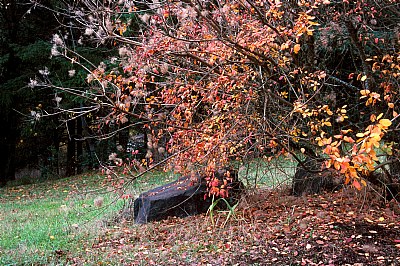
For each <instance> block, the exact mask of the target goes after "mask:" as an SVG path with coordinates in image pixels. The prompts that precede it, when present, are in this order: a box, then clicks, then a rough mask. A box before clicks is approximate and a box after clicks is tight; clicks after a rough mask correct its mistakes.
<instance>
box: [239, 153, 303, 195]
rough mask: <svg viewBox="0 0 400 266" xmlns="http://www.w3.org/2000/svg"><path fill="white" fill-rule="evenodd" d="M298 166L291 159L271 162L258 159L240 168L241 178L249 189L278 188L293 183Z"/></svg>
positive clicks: (278, 159) (279, 159)
mask: <svg viewBox="0 0 400 266" xmlns="http://www.w3.org/2000/svg"><path fill="white" fill-rule="evenodd" d="M296 165H297V162H296V161H295V160H294V159H292V158H289V157H284V158H277V159H274V160H272V161H270V162H268V161H266V160H263V159H257V160H254V161H253V162H251V163H249V164H248V165H246V166H242V167H240V170H239V177H240V179H241V180H242V181H243V182H244V184H245V185H246V186H247V187H249V188H251V187H257V188H259V187H268V188H277V187H280V186H282V185H286V184H289V183H290V182H291V179H292V178H293V176H294V173H295V172H296Z"/></svg>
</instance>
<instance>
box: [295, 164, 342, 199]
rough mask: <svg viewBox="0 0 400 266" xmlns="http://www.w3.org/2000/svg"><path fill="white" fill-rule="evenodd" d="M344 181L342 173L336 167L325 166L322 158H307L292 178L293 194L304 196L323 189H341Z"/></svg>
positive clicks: (298, 166)
mask: <svg viewBox="0 0 400 266" xmlns="http://www.w3.org/2000/svg"><path fill="white" fill-rule="evenodd" d="M343 183H344V179H343V177H342V175H341V174H340V173H339V172H338V171H336V170H334V169H326V168H324V167H323V160H322V159H312V158H307V159H306V160H305V161H304V162H303V164H302V165H301V164H298V165H297V168H296V173H295V175H294V177H293V180H292V194H293V195H295V196H302V195H306V194H318V193H321V192H322V191H334V190H337V189H340V188H341V187H342V185H343Z"/></svg>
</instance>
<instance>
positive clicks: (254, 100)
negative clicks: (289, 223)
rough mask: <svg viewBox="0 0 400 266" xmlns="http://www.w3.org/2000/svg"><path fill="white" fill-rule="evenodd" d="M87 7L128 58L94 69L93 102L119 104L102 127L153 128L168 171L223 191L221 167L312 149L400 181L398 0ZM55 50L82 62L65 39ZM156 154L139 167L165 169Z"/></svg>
mask: <svg viewBox="0 0 400 266" xmlns="http://www.w3.org/2000/svg"><path fill="white" fill-rule="evenodd" d="M82 5H86V9H78V8H77V9H73V8H71V10H72V13H73V16H74V18H75V19H76V21H78V22H79V23H80V24H79V25H80V26H81V27H82V28H84V29H85V34H86V36H87V37H88V38H90V39H91V40H93V41H97V42H98V43H99V45H101V44H102V43H108V44H112V45H115V46H116V47H118V49H119V55H118V56H116V57H113V58H110V59H107V60H106V61H104V62H103V63H101V64H100V65H99V66H98V67H96V68H87V70H88V71H89V74H88V76H87V81H88V82H89V83H90V84H91V88H90V91H88V93H87V94H85V97H88V98H90V101H91V102H92V103H96V104H99V105H101V106H102V107H105V108H108V110H109V113H108V115H107V116H104V117H103V118H102V119H100V120H99V122H102V123H105V124H108V123H117V124H121V125H124V124H125V125H132V124H136V123H138V124H140V125H144V126H145V127H146V128H148V130H149V131H150V132H151V133H152V134H151V141H149V147H150V148H152V150H153V151H155V152H156V151H159V152H164V149H165V150H166V152H168V154H169V156H170V158H171V159H170V160H167V165H166V169H173V170H175V171H179V172H188V171H189V172H190V171H195V170H196V169H202V171H203V172H205V173H207V175H208V176H209V179H208V180H209V183H210V184H212V186H211V188H210V193H211V194H215V195H221V196H225V195H226V189H225V188H224V187H223V184H222V183H221V182H219V181H215V180H213V178H212V173H213V172H214V171H215V170H216V169H218V168H219V167H222V166H226V165H230V164H232V163H234V162H235V161H241V162H244V163H248V162H251V161H252V160H253V159H255V158H262V159H263V160H265V161H271V160H273V158H275V157H279V156H292V157H293V158H295V159H296V160H298V161H299V163H300V164H302V159H301V157H300V155H301V154H305V155H306V156H309V157H319V158H320V159H323V160H324V167H327V168H334V169H336V170H337V171H338V172H340V173H341V174H343V176H344V177H345V183H346V184H352V185H353V186H354V187H356V188H358V189H361V187H362V186H363V185H366V182H367V181H368V180H371V173H372V172H374V171H376V170H377V169H383V171H384V173H385V174H386V179H385V180H386V181H387V182H391V183H398V182H399V178H398V176H396V175H397V171H396V170H394V169H397V168H398V166H399V155H398V154H399V146H398V143H397V136H398V130H399V129H398V125H399V123H398V117H399V114H398V112H399V107H398V106H399V97H398V95H399V70H400V62H399V60H400V51H399V28H398V24H399V16H398V15H399V13H400V11H399V10H400V7H399V3H397V1H391V0H385V1H379V2H377V1H369V0H358V1H351V2H349V1H328V0H316V1H297V2H294V1H278V0H276V1H247V0H228V1H219V0H216V1H196V0H185V1H161V2H158V1H153V2H150V1H118V2H110V3H107V4H106V3H103V2H96V1H82ZM82 10H84V11H82ZM54 51H56V52H57V53H59V54H60V55H63V56H64V57H66V58H68V59H70V60H71V62H73V63H76V60H75V58H76V57H75V55H74V53H73V51H71V49H70V47H68V46H67V45H66V44H65V43H63V42H59V43H58V42H55V43H54ZM161 140H163V141H165V142H166V143H165V145H160V144H159V143H160V141H161ZM152 155H154V154H152V153H149V154H148V160H146V161H143V162H135V165H137V163H139V164H140V163H142V164H143V163H145V164H146V165H147V166H151V165H152V164H154V162H153V161H152V158H151V157H152ZM172 158H173V159H172ZM114 159H115V158H114ZM115 162H116V163H117V164H118V163H120V161H118V160H116V159H115ZM387 165H390V167H389V170H387V168H386V166H387ZM396 167H397V168H396Z"/></svg>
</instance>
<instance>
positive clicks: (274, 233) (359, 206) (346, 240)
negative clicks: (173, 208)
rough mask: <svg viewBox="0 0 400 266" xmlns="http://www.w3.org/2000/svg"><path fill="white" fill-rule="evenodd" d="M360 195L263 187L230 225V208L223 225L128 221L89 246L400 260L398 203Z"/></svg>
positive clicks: (221, 261)
mask: <svg viewBox="0 0 400 266" xmlns="http://www.w3.org/2000/svg"><path fill="white" fill-rule="evenodd" d="M355 193H356V192H354V191H341V192H336V193H326V194H322V195H311V196H304V197H299V198H296V197H292V196H287V195H288V193H287V191H284V190H281V191H259V192H258V193H257V194H254V195H251V196H250V195H249V196H247V197H246V198H245V199H243V200H242V202H241V204H240V206H239V208H238V209H237V210H236V213H235V215H234V216H233V217H232V218H230V220H229V222H228V223H227V225H226V226H225V227H224V228H222V226H221V225H222V224H223V223H224V222H225V219H226V213H218V214H216V215H215V216H214V221H215V225H213V223H212V222H211V221H210V217H209V216H205V215H199V216H196V217H188V218H184V219H179V218H171V219H169V220H167V221H160V222H155V223H150V224H146V225H133V224H130V223H128V222H120V223H118V224H116V225H115V226H114V227H113V228H110V229H108V231H107V233H106V234H104V235H103V236H102V237H101V238H99V239H97V240H96V241H95V243H94V244H93V245H92V246H91V247H89V248H88V249H87V250H86V251H87V252H88V253H91V254H92V255H95V256H97V255H101V256H99V257H102V258H103V259H102V261H99V262H98V263H101V262H105V263H106V262H107V261H108V260H109V261H114V262H115V261H116V260H118V263H120V264H122V265H359V266H360V265H400V216H399V213H398V212H397V209H396V207H397V208H398V203H397V202H396V203H394V202H391V203H382V201H379V200H376V199H368V198H363V195H357V194H355ZM396 205H397V206H396ZM105 254H106V255H105ZM76 259H77V258H75V259H74V260H76Z"/></svg>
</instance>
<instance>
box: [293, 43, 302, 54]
mask: <svg viewBox="0 0 400 266" xmlns="http://www.w3.org/2000/svg"><path fill="white" fill-rule="evenodd" d="M300 49H301V46H300V44H296V45H295V46H294V47H293V52H294V53H295V54H297V53H299V51H300Z"/></svg>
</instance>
